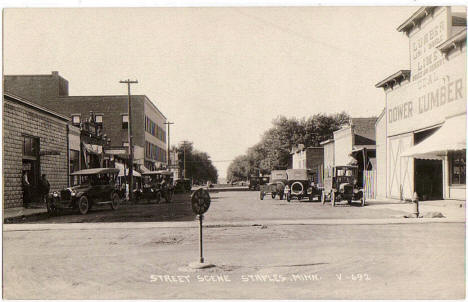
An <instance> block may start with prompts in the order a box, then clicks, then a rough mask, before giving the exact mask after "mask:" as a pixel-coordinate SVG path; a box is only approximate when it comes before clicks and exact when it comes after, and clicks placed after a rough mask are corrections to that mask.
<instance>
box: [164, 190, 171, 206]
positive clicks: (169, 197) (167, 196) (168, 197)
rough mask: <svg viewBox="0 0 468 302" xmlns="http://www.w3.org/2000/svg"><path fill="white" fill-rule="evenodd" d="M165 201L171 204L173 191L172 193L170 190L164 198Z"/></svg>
mask: <svg viewBox="0 0 468 302" xmlns="http://www.w3.org/2000/svg"><path fill="white" fill-rule="evenodd" d="M164 199H166V202H167V203H169V202H171V200H172V191H170V190H169V191H167V192H166V194H165V196H164Z"/></svg>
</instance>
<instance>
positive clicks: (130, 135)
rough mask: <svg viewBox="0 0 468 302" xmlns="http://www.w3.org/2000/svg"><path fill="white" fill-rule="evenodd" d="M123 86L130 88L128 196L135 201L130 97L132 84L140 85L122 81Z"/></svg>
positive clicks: (130, 102) (136, 82)
mask: <svg viewBox="0 0 468 302" xmlns="http://www.w3.org/2000/svg"><path fill="white" fill-rule="evenodd" d="M120 83H122V84H127V86H128V104H127V105H128V109H127V110H128V156H129V158H128V178H129V180H128V194H129V195H128V196H129V199H130V200H133V144H132V98H131V95H130V84H138V81H137V80H135V81H130V79H128V80H125V81H120Z"/></svg>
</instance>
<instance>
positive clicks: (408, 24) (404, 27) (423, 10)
mask: <svg viewBox="0 0 468 302" xmlns="http://www.w3.org/2000/svg"><path fill="white" fill-rule="evenodd" d="M436 8H437V6H422V7H420V8H419V9H418V10H417V11H416V12H414V13H413V14H412V15H411V16H410V17H409V18H408V19H407V20H406V21H405V22H403V23H402V24H401V25H400V26H398V27H397V31H399V32H405V33H408V32H409V31H411V30H412V29H413V28H414V27H415V26H417V25H419V24H420V23H421V21H422V20H423V19H424V18H425V17H427V16H428V15H430V14H432V13H433V12H434V10H435V9H436Z"/></svg>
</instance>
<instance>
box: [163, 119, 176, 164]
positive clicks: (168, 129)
mask: <svg viewBox="0 0 468 302" xmlns="http://www.w3.org/2000/svg"><path fill="white" fill-rule="evenodd" d="M164 124H166V125H167V169H168V170H169V169H170V168H171V125H174V123H173V122H169V121H167V122H165V123H164Z"/></svg>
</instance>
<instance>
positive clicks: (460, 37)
mask: <svg viewBox="0 0 468 302" xmlns="http://www.w3.org/2000/svg"><path fill="white" fill-rule="evenodd" d="M464 43H465V44H466V28H465V29H463V30H462V31H460V32H458V33H456V34H455V35H453V36H451V37H450V38H448V39H447V41H445V42H442V43H441V44H439V45H437V46H436V47H437V49H438V50H440V51H441V52H442V53H444V54H446V53H448V52H450V51H451V50H452V49H454V48H457V47H459V46H460V45H462V44H464Z"/></svg>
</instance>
